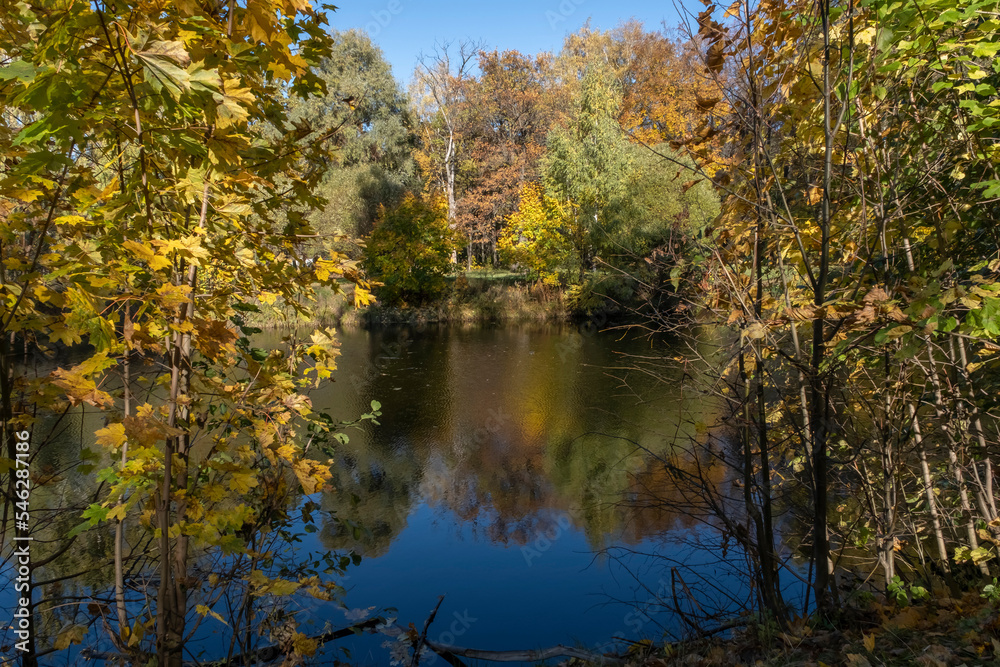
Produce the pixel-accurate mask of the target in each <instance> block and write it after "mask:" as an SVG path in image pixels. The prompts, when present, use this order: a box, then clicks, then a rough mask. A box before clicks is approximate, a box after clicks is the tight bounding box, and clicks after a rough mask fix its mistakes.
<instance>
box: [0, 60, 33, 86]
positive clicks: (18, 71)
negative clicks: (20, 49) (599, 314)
mask: <svg viewBox="0 0 1000 667" xmlns="http://www.w3.org/2000/svg"><path fill="white" fill-rule="evenodd" d="M37 72H38V69H37V68H36V67H35V66H34V65H32V64H31V63H30V62H28V61H26V60H16V61H14V62H12V63H11V64H9V65H6V66H4V67H0V80H3V81H10V80H11V79H19V80H20V81H25V82H28V81H32V80H33V79H34V78H35V74H36V73H37Z"/></svg>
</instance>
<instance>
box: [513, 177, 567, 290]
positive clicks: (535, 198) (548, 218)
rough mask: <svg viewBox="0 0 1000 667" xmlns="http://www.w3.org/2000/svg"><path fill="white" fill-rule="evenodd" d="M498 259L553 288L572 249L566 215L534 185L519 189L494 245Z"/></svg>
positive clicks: (530, 184)
mask: <svg viewBox="0 0 1000 667" xmlns="http://www.w3.org/2000/svg"><path fill="white" fill-rule="evenodd" d="M498 247H499V248H500V258H501V259H502V260H503V261H505V262H509V263H511V264H518V265H520V266H524V267H527V268H528V269H529V270H530V271H531V272H532V273H533V274H534V275H535V276H537V277H538V279H539V280H541V281H542V282H543V283H547V284H556V283H557V282H558V281H559V277H558V273H559V271H560V269H564V268H565V267H566V264H567V262H568V261H569V258H570V256H571V253H572V250H573V247H572V245H571V243H570V241H569V229H568V226H567V225H566V215H565V213H564V212H563V211H562V210H561V209H560V207H559V205H558V204H557V202H556V201H555V200H553V199H552V198H551V197H548V196H546V195H545V193H544V192H543V191H542V188H541V187H539V186H538V184H536V183H529V184H527V185H526V186H525V187H523V188H522V189H521V198H520V203H519V205H518V209H517V211H516V212H515V213H513V214H512V215H511V216H510V217H509V218H508V219H507V225H506V227H505V228H504V231H503V234H502V235H501V236H500V241H499V243H498Z"/></svg>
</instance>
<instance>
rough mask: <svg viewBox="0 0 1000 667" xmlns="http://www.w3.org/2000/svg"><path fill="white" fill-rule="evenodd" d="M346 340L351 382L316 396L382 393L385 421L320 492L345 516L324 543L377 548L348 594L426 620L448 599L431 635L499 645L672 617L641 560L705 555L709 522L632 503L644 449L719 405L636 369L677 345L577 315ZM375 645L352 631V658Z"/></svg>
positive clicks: (617, 632) (342, 372) (319, 400)
mask: <svg viewBox="0 0 1000 667" xmlns="http://www.w3.org/2000/svg"><path fill="white" fill-rule="evenodd" d="M341 340H342V345H343V348H342V349H343V357H342V359H343V363H342V364H341V366H340V369H339V372H338V375H337V377H338V380H337V382H335V383H334V384H332V385H330V386H329V387H328V388H327V389H326V390H324V391H321V392H319V393H318V394H317V395H316V396H314V405H316V406H317V407H318V408H322V407H325V406H339V409H340V410H343V411H344V413H343V414H344V416H345V417H347V416H349V415H350V414H357V413H360V412H363V411H364V410H365V409H366V408H367V406H368V405H369V403H370V401H371V400H373V399H374V400H378V401H380V402H381V404H382V412H383V415H384V416H383V418H382V420H381V421H382V424H381V426H379V427H372V428H366V429H365V431H364V432H363V433H357V432H355V433H352V434H351V441H350V443H349V444H348V445H347V446H345V447H344V448H343V452H342V453H341V455H340V457H339V463H340V465H338V466H337V468H336V470H337V472H336V473H335V479H334V486H335V487H336V489H337V491H336V492H335V493H333V494H329V495H328V496H327V497H325V498H324V499H323V507H324V508H325V509H329V510H333V511H334V512H335V514H336V516H337V517H338V518H339V519H340V520H341V522H340V523H333V524H331V525H328V526H327V527H326V528H325V529H324V530H323V531H322V532H321V533H320V536H319V539H320V541H321V542H322V544H323V545H324V546H326V547H329V548H335V549H340V550H343V549H353V550H355V551H357V552H358V553H360V554H362V556H363V557H364V560H363V561H362V563H361V565H360V566H358V567H356V568H352V569H351V570H350V572H349V578H348V580H347V581H346V582H345V586H346V588H347V589H348V593H347V596H346V602H347V604H348V606H350V607H352V608H367V607H371V606H374V608H375V609H374V610H373V611H378V610H379V609H381V608H382V607H385V606H392V607H395V608H396V609H397V610H398V612H397V614H396V615H397V616H398V618H399V619H400V621H401V622H402V624H404V625H405V624H406V623H409V622H413V623H415V624H416V626H417V627H418V628H422V626H423V621H424V619H425V618H426V617H427V615H428V613H429V611H430V609H431V608H432V607H433V606H434V604H435V603H436V601H437V599H438V596H439V595H445V601H444V603H443V604H442V607H441V611H440V613H439V616H438V619H437V620H436V621H435V624H434V625H433V626H432V628H431V632H430V633H429V636H430V637H431V638H432V639H436V640H437V641H438V642H440V643H445V644H458V645H462V646H471V647H476V648H486V649H491V650H512V649H525V648H538V647H544V646H550V645H554V644H558V643H562V644H569V645H582V646H587V647H590V648H598V647H602V646H605V645H606V644H607V643H608V642H609V641H611V640H612V638H613V637H622V638H627V639H639V638H642V637H653V638H659V637H662V635H663V633H664V631H665V630H672V629H676V621H675V620H673V619H671V618H670V614H669V613H665V612H663V611H662V609H661V606H660V600H659V599H657V597H658V596H657V593H658V592H659V593H660V595H663V596H664V597H666V592H665V591H663V590H659V591H658V589H662V588H663V587H664V580H663V578H664V577H665V576H667V575H666V574H665V572H666V569H665V566H664V563H663V561H661V560H659V559H657V558H649V557H648V556H646V554H653V553H656V554H663V553H664V552H665V551H666V552H667V553H666V555H668V556H671V557H673V558H675V559H677V560H684V561H691V560H693V559H697V558H698V554H697V553H696V551H695V550H693V549H692V548H691V547H690V546H687V545H686V541H687V538H688V537H690V536H691V533H694V532H697V531H699V530H704V529H703V528H700V527H699V526H698V525H697V524H695V523H694V522H692V521H690V520H689V519H687V518H686V517H684V516H680V515H678V514H676V513H673V512H670V511H665V510H656V509H648V508H647V509H637V508H635V507H634V506H631V505H630V499H631V498H634V497H635V495H636V493H637V491H638V489H637V488H636V486H637V484H638V483H639V482H638V480H641V479H644V478H648V477H649V476H650V474H651V471H652V470H653V469H655V465H652V464H651V457H650V455H649V453H648V452H655V453H663V452H664V451H665V450H667V449H668V448H669V447H671V446H672V443H674V442H676V441H677V440H686V439H688V438H690V437H693V436H694V431H695V426H694V425H695V424H701V423H706V422H711V421H712V420H713V419H714V418H715V414H714V411H715V409H717V408H716V407H715V406H710V405H707V404H706V403H705V402H704V401H703V400H702V399H701V398H700V397H695V396H692V397H690V398H688V397H685V395H684V394H683V392H682V391H681V385H680V382H679V379H680V378H679V377H678V378H653V377H650V376H649V375H647V374H645V373H641V372H637V371H636V370H634V369H633V368H632V366H633V365H634V361H633V359H632V358H631V355H636V356H642V357H648V356H650V355H656V354H662V352H663V347H662V346H663V345H664V341H662V340H658V341H651V340H649V339H644V338H639V337H634V336H628V335H622V334H621V333H618V334H617V335H616V334H614V333H600V334H598V333H594V334H591V335H583V334H581V333H580V330H578V329H576V328H573V327H565V326H552V327H546V328H538V327H523V328H519V327H505V328H470V329H458V328H434V329H427V330H423V331H415V330H412V329H386V330H379V331H375V332H360V331H359V332H345V333H344V334H343V335H342V338H341ZM664 380H665V381H664ZM644 450H648V452H647V451H644ZM720 472H721V471H720ZM720 481H721V480H720ZM348 497H350V498H352V500H351V501H350V502H346V501H347V498H348ZM343 521H347V522H348V525H346V526H345V525H344V523H343ZM350 525H356V526H360V527H362V529H363V535H362V536H361V537H356V536H355V535H353V534H352V533H351V531H350V528H349V526H350ZM631 552H635V553H631ZM720 583H723V584H724V582H721V581H720ZM730 585H734V584H730ZM636 606H638V607H639V609H640V613H637V609H636ZM642 611H645V612H647V613H641V612H642ZM647 614H648V615H647ZM473 619H474V620H473ZM373 643H374V644H376V645H375V646H373V645H372V644H373ZM380 644H381V642H377V643H376V642H372V641H359V642H355V643H354V645H353V646H351V649H352V655H353V657H354V658H355V659H356V660H358V661H359V662H361V663H364V664H384V657H385V656H384V653H380V649H381V651H383V652H384V651H385V650H386V649H384V648H382V647H381V646H380Z"/></svg>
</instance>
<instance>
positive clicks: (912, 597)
mask: <svg viewBox="0 0 1000 667" xmlns="http://www.w3.org/2000/svg"><path fill="white" fill-rule="evenodd" d="M886 591H887V592H888V593H889V597H891V598H892V599H893V600H895V601H896V604H898V605H899V606H900V607H905V606H907V605H908V604H910V603H911V602H921V601H924V600H929V599H930V597H931V595H930V593H929V592H928V591H927V589H926V588H924V587H923V586H920V585H918V584H907V583H905V582H904V581H903V580H902V579H900V578H899V575H896V576H895V577H893V578H892V581H890V582H889V583H888V584H886Z"/></svg>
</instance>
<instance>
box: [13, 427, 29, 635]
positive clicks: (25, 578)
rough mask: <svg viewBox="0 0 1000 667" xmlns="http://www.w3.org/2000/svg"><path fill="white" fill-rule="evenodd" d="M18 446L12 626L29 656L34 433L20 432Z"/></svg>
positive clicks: (17, 436) (16, 436)
mask: <svg viewBox="0 0 1000 667" xmlns="http://www.w3.org/2000/svg"><path fill="white" fill-rule="evenodd" d="M14 437H15V438H16V440H17V442H16V444H15V446H14V449H15V452H16V458H15V472H14V476H15V478H16V479H15V481H14V489H15V491H14V495H15V499H16V500H15V503H14V507H15V515H14V520H15V527H16V529H17V530H16V534H15V536H14V542H15V548H14V560H15V564H16V567H17V576H16V577H15V578H14V582H13V583H14V592H15V593H16V594H17V595H16V597H17V608H16V609H15V611H14V622H13V623H12V624H11V625H12V627H13V629H14V634H15V635H16V636H17V639H18V640H19V641H18V642H16V644H15V647H16V648H17V650H18V651H21V652H22V653H27V651H28V646H29V643H30V641H31V547H30V543H31V537H30V536H29V535H28V531H29V530H30V528H31V523H30V514H29V513H28V501H29V499H30V498H31V473H30V472H29V470H28V462H29V461H30V460H31V443H30V438H31V433H29V432H28V431H18V432H16V433H15V434H14Z"/></svg>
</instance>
